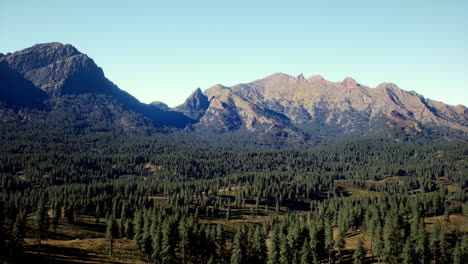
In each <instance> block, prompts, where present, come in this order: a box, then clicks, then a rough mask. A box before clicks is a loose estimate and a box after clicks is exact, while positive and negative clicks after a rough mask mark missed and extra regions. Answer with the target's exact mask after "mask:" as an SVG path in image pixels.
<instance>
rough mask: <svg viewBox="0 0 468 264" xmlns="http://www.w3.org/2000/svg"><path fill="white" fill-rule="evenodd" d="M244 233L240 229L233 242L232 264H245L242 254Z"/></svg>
mask: <svg viewBox="0 0 468 264" xmlns="http://www.w3.org/2000/svg"><path fill="white" fill-rule="evenodd" d="M242 243H244V241H242V232H241V230H240V228H238V229H237V232H236V234H235V235H234V240H233V242H232V253H231V264H242V263H244V262H243V261H244V257H245V256H243V254H242V253H243V252H242Z"/></svg>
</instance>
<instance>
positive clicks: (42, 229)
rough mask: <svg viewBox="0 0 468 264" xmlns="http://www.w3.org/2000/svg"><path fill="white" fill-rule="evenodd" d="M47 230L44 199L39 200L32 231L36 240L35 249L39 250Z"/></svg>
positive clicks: (47, 221)
mask: <svg viewBox="0 0 468 264" xmlns="http://www.w3.org/2000/svg"><path fill="white" fill-rule="evenodd" d="M48 230H49V216H48V215H47V209H46V207H45V203H44V201H40V202H39V205H38V207H37V210H36V220H35V222H34V232H35V235H36V241H37V251H38V252H40V250H41V241H42V238H44V237H46V236H47V232H48Z"/></svg>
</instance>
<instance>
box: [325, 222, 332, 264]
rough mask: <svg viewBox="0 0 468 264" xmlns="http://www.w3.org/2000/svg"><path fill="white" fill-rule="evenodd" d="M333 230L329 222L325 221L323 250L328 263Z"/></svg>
mask: <svg viewBox="0 0 468 264" xmlns="http://www.w3.org/2000/svg"><path fill="white" fill-rule="evenodd" d="M333 245H334V241H333V229H332V226H331V225H330V222H329V221H325V248H326V250H327V252H328V263H331V261H332V257H331V255H332V251H333Z"/></svg>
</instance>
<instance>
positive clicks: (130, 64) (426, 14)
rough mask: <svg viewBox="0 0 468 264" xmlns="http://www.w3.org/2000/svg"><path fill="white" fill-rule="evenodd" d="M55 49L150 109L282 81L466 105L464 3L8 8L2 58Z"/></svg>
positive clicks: (84, 0)
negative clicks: (89, 62) (70, 49)
mask: <svg viewBox="0 0 468 264" xmlns="http://www.w3.org/2000/svg"><path fill="white" fill-rule="evenodd" d="M52 41H58V42H62V43H69V44H72V45H74V46H76V47H77V48H78V49H79V50H80V51H81V52H83V53H85V54H88V55H89V56H90V57H92V58H93V59H94V60H95V62H96V63H97V64H98V65H99V66H101V67H102V68H103V69H104V72H105V74H106V76H107V77H108V78H109V79H110V80H112V81H113V82H114V83H116V84H117V85H118V86H119V87H120V88H121V89H124V90H126V91H128V92H130V93H131V94H133V95H134V96H136V97H137V98H138V99H140V100H141V101H143V102H147V103H148V102H151V101H155V100H159V101H163V102H166V103H168V104H169V105H172V106H174V105H177V104H180V103H182V102H183V100H184V99H185V98H186V97H188V95H189V94H190V93H191V92H192V91H193V90H194V89H196V88H197V87H201V88H202V90H204V89H206V88H209V87H211V86H212V85H215V84H217V83H221V84H224V85H234V84H236V83H241V82H249V81H252V80H255V79H259V78H263V77H265V76H267V75H270V74H272V73H275V72H284V73H286V74H290V75H298V74H300V73H303V74H304V75H305V76H306V77H308V76H310V75H316V74H320V75H322V76H323V77H325V78H326V79H328V80H331V81H341V80H342V79H344V78H345V77H347V76H349V77H353V78H354V79H356V81H357V82H359V83H362V84H365V85H368V86H371V87H375V86H377V85H378V84H379V83H381V82H394V83H396V84H397V85H398V86H399V87H401V88H403V89H405V90H415V91H416V92H418V93H421V94H423V95H424V96H426V97H428V98H431V99H436V100H440V101H443V102H446V103H449V104H464V105H465V106H468V1H466V0H447V1H432V0H425V1H419V0H417V1H411V0H406V1H400V0H392V1H381V0H369V1H359V0H355V1H334V0H330V1H324V0H322V1H313V0H306V1H273V0H270V1H254V0H250V1H243V0H237V1H222V0H217V1H202V0H199V1H139V0H133V1H116V0H113V1H104V0H80V1H64V0H60V1H50V0H41V1H36V0H31V1H22V0H14V1H13V0H0V52H3V53H6V52H13V51H16V50H20V49H23V48H26V47H29V46H32V45H34V44H36V43H44V42H52Z"/></svg>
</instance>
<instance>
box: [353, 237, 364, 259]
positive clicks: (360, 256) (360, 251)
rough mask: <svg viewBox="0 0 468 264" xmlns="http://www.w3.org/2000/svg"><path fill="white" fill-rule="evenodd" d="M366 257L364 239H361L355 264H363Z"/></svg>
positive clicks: (354, 257)
mask: <svg viewBox="0 0 468 264" xmlns="http://www.w3.org/2000/svg"><path fill="white" fill-rule="evenodd" d="M365 257H366V249H365V248H364V244H363V243H362V238H360V239H359V242H358V246H357V248H356V250H355V251H354V254H353V264H363V263H364V258H365Z"/></svg>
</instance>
